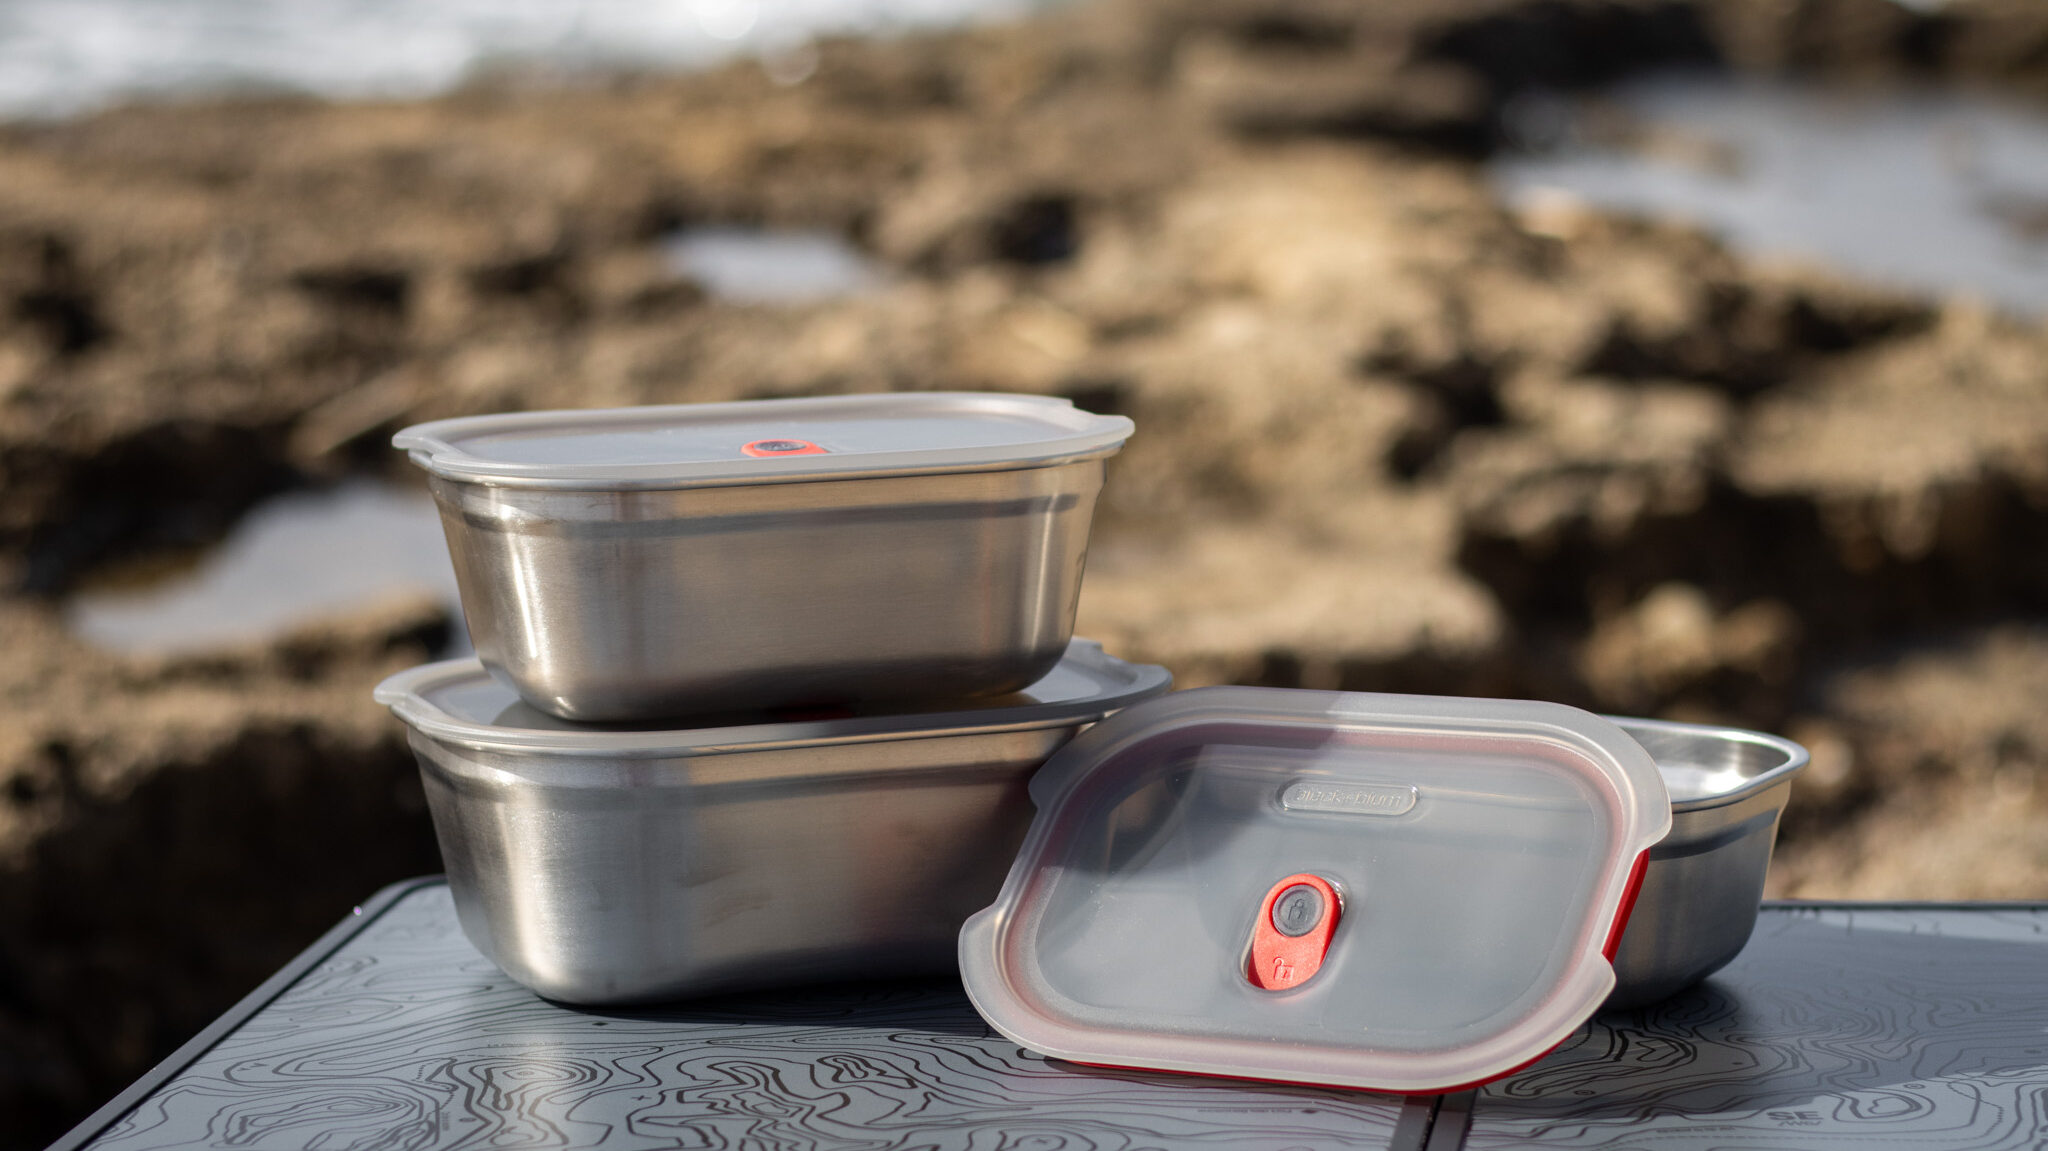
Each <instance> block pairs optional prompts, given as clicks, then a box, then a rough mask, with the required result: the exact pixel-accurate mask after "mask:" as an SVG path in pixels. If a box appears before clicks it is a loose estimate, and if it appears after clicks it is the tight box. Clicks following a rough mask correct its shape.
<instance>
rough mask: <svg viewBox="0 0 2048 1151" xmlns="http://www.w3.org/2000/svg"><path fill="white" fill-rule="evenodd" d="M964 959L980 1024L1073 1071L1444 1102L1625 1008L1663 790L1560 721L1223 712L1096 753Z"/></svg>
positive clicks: (1072, 776)
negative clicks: (1629, 946) (1224, 1079)
mask: <svg viewBox="0 0 2048 1151" xmlns="http://www.w3.org/2000/svg"><path fill="white" fill-rule="evenodd" d="M1031 794H1032V799H1033V800H1034V801H1035V802H1036V803H1037V805H1038V816H1037V819H1036V821H1035V822H1034V823H1033V824H1032V827H1031V832H1030V835H1029V836H1028V837H1027V838H1026V840H1025V842H1024V846H1023V849H1022V850H1021V851H1020V852H1019V854H1018V857H1017V862H1016V864H1015V866H1013V867H1012V869H1011V871H1010V876H1009V879H1008V881H1007V882H1006V883H1005V884H1004V885H1003V891H1002V895H1001V896H1000V897H999V898H998V899H997V901H996V903H995V905H994V906H992V907H990V908H988V909H987V910H985V911H982V912H980V913H979V914H977V915H975V916H974V918H972V919H970V920H969V921H968V922H967V925H966V926H965V927H964V928H962V930H961V933H960V968H961V975H962V978H963V979H964V980H965V982H966V985H967V991H968V994H969V995H970V996H971V997H972V998H973V1000H974V1004H975V1006H976V1007H978V1008H979V1009H980V1010H981V1013H982V1014H983V1015H984V1016H986V1017H987V1019H988V1021H989V1023H990V1024H991V1025H993V1026H994V1027H995V1028H996V1029H997V1030H998V1031H1001V1032H1002V1033H1003V1034H1004V1035H1006V1036H1008V1037H1009V1038H1011V1039H1013V1040H1015V1041H1016V1042H1017V1043H1019V1044H1022V1045H1023V1046H1025V1047H1028V1048H1030V1049H1032V1050H1034V1051H1038V1052H1040V1053H1042V1054H1045V1055H1050V1056H1055V1057H1058V1058H1062V1059H1071V1060H1074V1061H1076V1062H1081V1063H1095V1064H1109V1065H1115V1066H1126V1067H1149V1068H1158V1069H1162V1070H1169V1071H1192V1072H1200V1073H1205V1074H1212V1075H1231V1076H1241V1077H1245V1078H1253V1079H1273V1080H1284V1081H1290V1082H1299V1083H1329V1084H1337V1085H1342V1086H1349V1087H1364V1088H1372V1089H1377V1090H1384V1091H1415V1092H1427V1091H1445V1090H1452V1089H1456V1088H1461V1087H1465V1086H1469V1085H1472V1084H1476V1083H1479V1082H1483V1081H1485V1080H1488V1079H1492V1078H1496V1077H1499V1076H1501V1075H1504V1074H1506V1073H1508V1072H1511V1071H1514V1070H1516V1069H1518V1068H1519V1067H1521V1066H1522V1065H1524V1064H1526V1063H1528V1062H1530V1061H1532V1060H1535V1059H1537V1058H1540V1057H1541V1056H1543V1055H1544V1054H1545V1053H1547V1052H1548V1051H1549V1050H1550V1049H1551V1048H1553V1047H1555V1046H1556V1045H1557V1044H1558V1043H1560V1042H1562V1041H1563V1040H1564V1039H1565V1038H1566V1037H1567V1036H1569V1035H1570V1034H1571V1032H1572V1031H1573V1029H1574V1028H1576V1027H1577V1026H1578V1025H1579V1024H1580V1023H1582V1022H1584V1021H1585V1020H1586V1019H1587V1018H1588V1017H1589V1016H1591V1015H1592V1013H1593V1012H1594V1010H1595V1009H1597V1008H1598V1007H1599V1006H1600V1003H1601V1001H1602V1000H1603V999H1605V998H1606V996H1607V993H1608V991H1609V990H1610V989H1611V988H1612V987H1613V986H1614V971H1613V968H1612V967H1611V966H1610V963H1609V959H1610V956H1611V954H1612V951H1613V945H1614V943H1615V942H1617V941H1618V940H1619V939H1620V936H1621V929H1622V926H1623V925H1624V923H1625V921H1626V918H1627V912H1628V909H1629V906H1630V904H1631V903H1632V902H1633V900H1634V891H1635V887H1636V885H1637V884H1639V883H1640V881H1641V866H1642V863H1643V862H1644V861H1645V860H1646V859H1647V856H1646V855H1645V852H1647V850H1648V849H1649V847H1650V845H1651V844H1653V843H1655V842H1657V840H1659V839H1661V838H1662V837H1663V836H1664V833H1665V832H1666V830H1668V829H1669V827H1670V823H1671V810H1670V800H1669V798H1668V796H1667V794H1666V792H1665V789H1664V783H1663V780H1662V778H1661V777H1660V776H1659V774H1658V771H1657V765H1656V763H1655V762H1654V761H1653V760H1651V758H1650V756H1649V755H1648V754H1647V753H1645V752H1644V751H1643V749H1642V748H1640V747H1638V746H1637V745H1636V744H1635V742H1634V741H1632V740H1630V739H1629V738H1628V737H1627V736H1626V735H1624V734H1622V732H1621V731H1620V730H1619V729H1618V728H1616V727H1615V726H1614V725H1613V724H1611V723H1609V722H1607V721H1606V720H1603V719H1601V718H1599V717H1598V716H1595V715H1591V714H1589V713H1587V712H1583V711H1579V710H1578V709H1576V708H1569V707H1564V706H1561V705H1557V704H1545V703H1530V702H1524V701H1509V700H1482V699H1451V698H1438V697H1432V696H1405V695H1369V694H1357V693H1339V692H1311V691H1287V690H1278V689H1269V688H1268V689H1262V688H1205V689H1201V690H1196V691H1187V692H1181V693H1179V694H1177V695H1171V696H1167V697H1165V698H1162V699H1158V700H1153V701H1151V702H1149V703H1145V704H1140V705H1138V706H1136V707H1133V708H1130V709H1128V710H1126V711H1123V712H1121V713H1119V714H1117V715H1115V716H1112V717H1110V718H1109V719H1107V720H1104V721H1103V722H1102V723H1100V724H1097V725H1096V726H1095V727H1093V728H1091V729H1089V730H1088V731H1086V732H1083V733H1082V734H1081V735H1080V736H1079V737H1078V738H1077V739H1075V740H1074V742H1072V743H1070V744H1068V745H1067V746H1066V747H1065V748H1063V749H1062V750H1061V751H1060V752H1059V753H1058V754H1057V755H1055V756H1054V757H1053V759H1052V760H1051V761H1050V762H1049V763H1047V764H1046V766H1045V767H1044V768H1043V769H1042V770H1041V771H1040V772H1039V773H1038V775H1037V777H1036V778H1034V779H1033V781H1032V784H1031Z"/></svg>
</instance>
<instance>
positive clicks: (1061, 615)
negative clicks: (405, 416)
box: [432, 456, 1103, 720]
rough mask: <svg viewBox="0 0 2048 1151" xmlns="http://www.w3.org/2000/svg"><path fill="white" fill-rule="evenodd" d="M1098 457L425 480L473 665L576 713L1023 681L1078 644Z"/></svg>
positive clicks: (647, 714) (559, 710)
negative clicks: (740, 475) (661, 476)
mask: <svg viewBox="0 0 2048 1151" xmlns="http://www.w3.org/2000/svg"><path fill="white" fill-rule="evenodd" d="M1102 479H1103V457H1102V456H1095V457H1092V458H1086V459H1080V460H1074V461H1070V462H1066V463H1061V464H1057V465H1054V466H1047V467H1029V468H1019V469H1011V470H1001V471H980V472H962V473H952V474H938V475H919V476H901V477H891V478H880V479H873V478H870V479H853V480H838V481H820V482H800V483H773V484H760V485H750V486H739V487H712V488H687V489H681V490H673V491H620V492H604V491H561V490H547V489H531V488H515V487H497V486H489V485H485V484H481V483H471V482H466V481H456V480H450V479H446V478H442V477H438V476H437V477H435V478H434V479H433V480H432V486H433V491H434V497H435V500H436V502H437V503H438V504H439V506H440V509H441V518H442V525H443V527H444V528H445V529H446V532H447V536H448V549H449V552H450V553H451V555H452V556H453V558H454V561H455V573H456V579H457V582H458V583H459V584H460V587H461V591H462V606H463V614H464V616H465V617H466V618H467V620H468V623H469V631H470V636H471V638H472V639H473V640H474V641H475V644H476V650H477V654H478V656H479V657H480V658H481V659H482V660H483V661H484V663H485V664H486V665H487V666H489V667H490V668H491V669H492V670H493V671H494V672H495V673H497V674H499V675H501V676H503V677H504V678H505V679H506V680H507V681H508V682H509V683H511V684H512V685H513V686H514V687H516V688H517V689H518V690H519V693H520V695H521V696H522V697H524V698H525V699H526V701H527V702H528V703H530V704H532V705H533V706H535V707H537V708H540V709H542V710H544V711H547V712H549V713H551V714H554V715H557V716H560V717H562V718H564V719H574V720H627V719H651V718H659V717H663V716H672V715H683V714H689V713H696V712H708V711H719V710H726V709H734V708H748V709H754V708H764V707H775V706H785V705H800V704H812V703H828V702H845V701H855V700H859V701H871V700H897V699H916V698H921V697H922V698H939V697H960V696H974V695H985V694H994V693H998V692H1004V691H1011V690H1015V689H1017V688H1021V687H1023V686H1025V685H1027V684H1029V683H1031V682H1032V681H1034V680H1036V679H1037V678H1038V677H1039V676H1040V675H1042V674H1044V673H1045V672H1046V671H1047V670H1048V669H1049V668H1051V667H1052V666H1053V664H1055V663H1056V662H1058V660H1059V658H1060V655H1061V653H1062V652H1063V651H1064V650H1065V647H1066V643H1067V639H1068V637H1069V636H1071V635H1072V633H1073V628H1074V609H1075V605H1076V602H1077V601H1078V599H1079V596H1080V591H1081V574H1082V568H1083V566H1084V564H1085V562H1086V558H1087V549H1088V528H1089V523H1090V520H1091V519H1092V518H1093V515H1094V510H1095V499H1096V495H1097V494H1098V493H1099V492H1100V490H1101V488H1102Z"/></svg>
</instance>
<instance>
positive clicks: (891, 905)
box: [377, 393, 1805, 1091]
mask: <svg viewBox="0 0 2048 1151" xmlns="http://www.w3.org/2000/svg"><path fill="white" fill-rule="evenodd" d="M1131 431H1132V427H1131V424H1130V421H1128V420H1125V419H1122V418H1121V417H1114V416H1099V415H1092V414H1089V413H1087V412H1082V411H1079V410H1076V409H1075V408H1073V407H1072V406H1071V405H1070V404H1068V403H1066V402H1065V401H1062V400H1048V399H1042V398H1033V397H1022V396H998V395H976V394H947V393H923V394H904V395H886V396H862V397H845V398H827V399H802V400H776V401H762V402H756V403H740V404H711V405H690V406H676V407H658V408H640V409H626V410H617V411H583V412H537V413H528V414H521V415H505V416H485V417H477V418H471V419H460V420H447V421H442V422H439V423H432V424H425V425H421V426H419V427H416V428H411V429H408V430H407V431H405V432H403V433H401V434H400V435H399V436H398V438H397V441H396V442H397V444H398V446H400V447H402V448H405V449H407V450H409V451H410V452H411V454H412V458H413V459H414V461H416V462H417V463H418V464H420V466H422V467H423V468H425V469H426V470H427V471H428V473H429V474H430V476H431V484H432V487H433V491H434V495H435V498H436V500H437V501H438V503H439V506H440V508H441V513H442V518H443V522H444V525H445V526H446V529H447V535H448V542H449V548H450V551H451V553H452V554H453V556H454V559H455V567H456V574H457V578H458V581H459V583H460V586H461V591H462V599H463V610H464V614H465V616H466V618H467V620H468V622H469V627H470V633H471V635H472V637H473V638H474V640H475V643H476V647H477V656H478V658H476V659H472V660H462V661H452V662H446V663H438V664H430V665H428V666H425V667H421V668H416V669H414V670H412V671H409V672H405V673H402V674H400V675H397V676H394V677H392V678H391V679H389V680H387V681H386V682H385V683H384V684H382V685H380V686H379V688H378V689H377V698H378V699H379V700H380V701H381V702H383V703H385V704H387V705H389V706H390V707H391V708H392V710H393V711H394V712H395V713H396V714H397V715H398V716H399V717H400V718H401V719H403V720H404V721H405V722H406V723H407V725H408V726H409V727H410V729H411V739H412V746H413V748H414V750H415V751H416V752H417V754H418V756H419V759H420V764H421V769H422V773H423V775H424V778H425V780H426V786H427V796H428V800H429V803H430V805H431V807H432V810H433V814H434V822H435V828H436V830H437V832H438V834H439V836H440V839H441V846H442V854H443V857H444V859H445V861H446V864H447V868H448V873H449V883H450V886H451V888H452V890H453V892H454V896H455V901H456V907H457V911H458V914H459V915H460V918H461V921H462V926H463V929H464V931H465V932H466V933H467V934H468V935H469V937H470V939H471V940H473V941H474V942H475V943H476V945H477V946H478V947H479V948H480V949H481V950H482V951H483V952H484V953H485V954H487V955H489V956H490V957H491V958H492V959H493V960H495V961H496V962H497V963H498V964H499V965H500V966H501V967H503V968H504V969H505V971H506V972H508V973H509V974H511V975H512V976H513V977H514V978H516V979H518V980H519V981H521V982H522V983H525V984H526V985H528V986H530V987H532V988H534V989H535V990H537V991H539V992H541V993H542V994H545V995H548V996H551V997H554V998H557V999H562V1000H566V1001H569V1002H574V1003H592V1004H595V1003H618V1002H634V1001H647V1000H656V999H665V998H675V997H682V996H690V995H697V994H703V993H706V992H713V991H724V990H736V989H743V988H757V987H766V986H772V985H778V984H786V983H793V982H801V981H811V980H819V979H830V978H847V977H859V976H868V975H897V974H906V973H913V972H919V971H930V970H943V969H950V968H951V967H953V966H954V964H955V963H956V962H957V964H958V966H959V969H960V971H961V973H962V977H963V980H964V982H965V984H966V987H967V990H968V993H969V994H970V996H971V997H972V998H973V1000H974V1002H975V1004H976V1006H977V1007H979V1008H980V1009H981V1011H982V1013H983V1014H984V1015H985V1016H986V1017H987V1018H988V1020H989V1022H990V1023H991V1025H993V1026H995V1027H996V1028H998V1029H999V1030H1001V1031H1002V1032H1003V1033H1005V1034H1007V1035H1009V1036H1010V1037H1012V1038H1013V1039H1015V1040H1017V1041H1018V1042H1019V1043H1022V1044H1024V1045H1026V1046H1029V1047H1031V1048H1033V1049H1035V1050H1038V1051H1041V1052H1045V1053H1047V1054H1051V1055H1057V1056H1062V1057H1065V1058H1068V1059H1072V1060H1075V1061H1079V1062H1087V1063H1103V1064H1115V1065H1125V1066H1136V1067H1153V1068H1166V1069H1172V1070H1180V1071H1193V1072H1205V1073H1212V1074H1223V1075H1237V1076H1247V1077H1252V1078H1269V1079H1287V1080H1294V1081H1301V1082H1318V1083H1335V1084H1344V1085H1349V1086H1357V1087H1371V1088H1378V1089H1385V1090H1404V1091H1437V1090H1448V1089H1451V1088H1453V1087H1457V1086H1463V1085H1466V1084H1470V1083H1476V1082H1480V1081H1484V1080H1486V1079H1489V1078H1493V1077H1497V1076H1499V1075H1502V1074H1505V1073H1508V1072H1511V1071H1513V1070H1514V1069H1515V1068H1517V1067H1518V1066H1520V1065H1522V1064H1525V1063H1527V1062H1529V1061H1530V1060H1532V1059H1535V1058H1539V1057H1540V1056H1541V1055H1542V1054H1543V1053H1544V1052H1546V1051H1548V1050H1549V1049H1550V1048H1551V1047H1552V1046H1554V1045H1555V1044H1556V1043H1557V1042H1559V1041H1560V1040H1562V1039H1563V1038H1564V1037H1565V1036H1566V1035H1568V1034H1569V1033H1570V1032H1571V1031H1572V1030H1573V1029H1574V1028H1576V1027H1577V1026H1578V1025H1579V1024H1580V1023H1582V1022H1584V1020H1585V1019H1586V1017H1587V1016H1588V1015H1590V1014H1591V1013H1592V1012H1593V1011H1594V1010H1596V1009H1598V1008H1599V1007H1600V1006H1601V1005H1602V1004H1603V1003H1606V1004H1609V1005H1614V1004H1623V1003H1631V1002H1642V1001H1647V1000H1649V999H1652V998H1656V997H1659V996H1662V995H1665V994H1669V993H1670V992H1672V991H1676V990H1678V989H1681V988H1683V987H1685V986H1688V985H1690V984H1691V983H1693V982H1696V981H1697V980H1699V979H1700V978H1703V977H1704V976H1706V975H1707V974H1709V973H1711V972H1712V971H1713V970H1714V969H1716V968H1718V967H1719V966H1720V965H1722V964H1723V963H1726V962H1727V961H1728V960H1729V959H1730V958H1732V957H1733V956H1734V954H1735V952H1736V951H1738V950H1740V948H1741V946H1742V944H1743V943H1744V942H1745V941H1746V940H1747V938H1748V935H1749V930H1750V926H1751V924H1752V922H1753V920H1754V917H1755V912H1756V906H1757V901H1758V899H1759V897H1760V894H1761V889H1762V883H1763V873H1764V868H1765V866H1766V865H1767V864H1768V862H1769V857H1770V850H1771V843H1772V839H1773V838H1774V835H1775V832H1776V827H1777V819H1778V813H1779V812H1780V811H1781V810H1782V809H1783V807H1784V804H1785V798H1786V790H1787V785H1788V783H1789V780H1790V777H1791V775H1792V774H1793V773H1795V772H1796V771H1798V770H1799V768H1800V767H1801V766H1802V765H1803V763H1804V759H1805V756H1804V753H1803V752H1802V751H1801V750H1800V749H1799V748H1798V747H1797V746H1796V745H1792V744H1789V743H1786V742H1785V741H1782V740H1776V739H1773V738H1772V737H1769V736H1762V735H1757V734H1755V733H1749V732H1739V731H1733V730H1729V729H1714V728H1701V727H1691V726H1687V725H1679V724H1666V723H1655V722H1651V721H1642V720H1606V719H1602V718H1600V717H1598V716H1594V715H1590V714H1588V713H1586V712H1583V711H1579V710H1577V709H1574V708H1569V707H1564V706H1561V705H1557V704H1541V703H1529V702H1521V701H1502V700H1469V699H1444V698H1433V697H1422V696H1399V695H1375V694H1367V693H1335V692H1308V691H1286V690H1278V689H1254V688H1215V689H1204V690H1200V691H1192V692H1184V693H1181V694H1178V695H1173V696H1167V697H1166V698H1162V699H1154V698H1153V697H1156V696H1162V695H1164V693H1165V692H1166V691H1167V689H1168V687H1169V686H1170V677H1169V676H1168V675H1167V673H1166V671H1165V670H1164V669H1162V668H1158V667H1152V666H1147V665H1139V664H1131V663H1126V662H1123V661H1121V660H1118V659H1115V658H1113V657H1111V656H1109V655H1106V654H1105V653H1104V652H1103V651H1102V650H1101V648H1100V647H1098V646H1097V645H1095V644H1092V643H1089V642H1087V641H1085V640H1076V639H1073V638H1072V631H1073V623H1074V611H1075V606H1076V600H1077V598H1078V595H1079V591H1080V584H1081V574H1082V567H1083V563H1084V560H1085V556H1086V552H1087V540H1088V531H1089V525H1090V521H1091V518H1092V516H1093V512H1094V506H1095V500H1096V495H1097V493H1098V492H1099V491H1100V490H1101V487H1102V483H1103V467H1104V461H1105V460H1106V459H1107V458H1108V457H1109V456H1110V455H1112V454H1113V453H1115V452H1116V451H1117V450H1118V449H1119V448H1120V447H1121V446H1122V444H1123V442H1124V440H1125V438H1126V437H1127V436H1128V435H1129V434H1130V433H1131ZM1148 701H1149V702H1148ZM1084 729H1085V730H1084ZM1077 733H1079V734H1078V735H1077ZM1632 911H1633V913H1634V915H1633V919H1631V912H1632ZM963 923H964V924H965V926H964V928H963Z"/></svg>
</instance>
